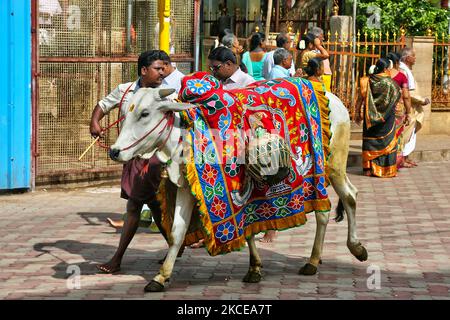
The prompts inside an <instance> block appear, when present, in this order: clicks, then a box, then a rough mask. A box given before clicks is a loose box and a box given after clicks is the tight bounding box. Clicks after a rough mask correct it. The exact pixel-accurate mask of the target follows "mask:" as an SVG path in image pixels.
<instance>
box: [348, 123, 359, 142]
mask: <svg viewBox="0 0 450 320" xmlns="http://www.w3.org/2000/svg"><path fill="white" fill-rule="evenodd" d="M350 140H362V126H358V125H356V124H355V123H354V122H352V123H351V132H350Z"/></svg>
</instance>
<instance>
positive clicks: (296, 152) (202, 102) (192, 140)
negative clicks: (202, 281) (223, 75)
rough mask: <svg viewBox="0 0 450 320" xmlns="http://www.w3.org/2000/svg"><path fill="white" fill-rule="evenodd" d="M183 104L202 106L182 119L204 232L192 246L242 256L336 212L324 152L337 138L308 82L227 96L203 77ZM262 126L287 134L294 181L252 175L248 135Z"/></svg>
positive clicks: (188, 84) (187, 81) (195, 79)
mask: <svg viewBox="0 0 450 320" xmlns="http://www.w3.org/2000/svg"><path fill="white" fill-rule="evenodd" d="M179 99H180V100H182V101H184V102H189V103H192V104H195V105H196V106H197V107H196V108H192V109H190V110H188V111H185V112H183V113H182V118H183V121H184V124H185V126H186V127H187V128H188V130H187V135H186V136H185V137H184V139H185V142H187V145H188V146H189V147H188V149H189V150H188V152H189V153H190V158H189V161H188V163H187V164H186V177H187V180H188V182H189V185H190V188H191V191H192V194H193V195H194V196H195V198H196V201H197V210H198V212H199V213H200V221H201V225H202V230H201V232H193V233H189V234H187V235H186V240H185V244H186V245H188V244H191V243H194V242H196V241H198V240H200V239H201V238H204V239H205V246H206V248H207V250H208V252H209V254H210V255H217V254H224V253H228V252H230V251H234V250H239V249H241V248H242V247H243V246H244V245H245V240H246V238H248V237H250V236H252V235H254V234H257V233H259V232H262V231H266V230H283V229H287V228H292V227H297V226H301V225H303V224H304V223H306V213H309V212H312V211H329V210H330V207H331V205H330V201H329V199H328V194H327V191H326V189H325V187H326V181H327V178H326V168H325V167H326V155H325V154H324V151H323V150H324V148H323V143H324V142H325V143H328V142H329V136H328V137H327V138H326V139H324V138H323V133H328V135H329V132H330V131H329V127H328V128H322V127H323V123H326V124H327V125H328V126H329V122H328V123H327V122H323V121H322V120H321V112H320V111H319V110H320V109H321V108H322V109H326V110H328V111H327V112H325V113H326V114H329V109H328V105H327V104H325V105H320V106H319V102H318V101H319V100H318V99H317V98H316V94H315V90H314V87H313V86H312V84H311V83H310V82H309V81H307V80H304V79H301V78H288V79H282V80H271V81H260V82H257V83H255V84H252V85H251V87H247V88H245V89H237V90H230V91H226V90H223V89H222V87H221V85H220V83H219V82H218V81H217V79H215V78H214V77H212V76H211V75H209V74H207V73H203V72H199V73H195V74H193V75H191V76H186V77H185V78H184V79H183V81H182V86H181V91H180V94H179ZM321 101H323V100H321ZM322 114H323V113H322ZM258 126H259V127H261V126H262V127H263V128H264V129H265V130H267V131H269V132H271V133H276V134H278V135H280V136H281V137H282V138H283V139H284V140H285V141H286V142H287V143H288V145H289V147H290V149H291V152H292V167H291V170H290V174H289V175H288V176H287V177H286V178H285V179H284V180H283V181H282V182H280V183H278V184H276V185H273V186H268V185H260V184H258V183H257V182H254V181H253V180H251V179H250V178H249V177H248V176H246V174H245V171H246V170H245V169H246V166H245V163H244V162H245V147H246V144H247V143H248V137H249V135H248V134H249V132H251V130H252V128H254V127H258ZM323 129H325V130H323ZM214 133H217V134H214ZM164 214H166V213H164V210H163V215H164ZM163 220H164V219H163ZM167 228H170V226H167Z"/></svg>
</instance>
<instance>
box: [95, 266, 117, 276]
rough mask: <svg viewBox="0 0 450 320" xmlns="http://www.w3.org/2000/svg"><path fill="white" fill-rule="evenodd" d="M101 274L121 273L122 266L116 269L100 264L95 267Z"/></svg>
mask: <svg viewBox="0 0 450 320" xmlns="http://www.w3.org/2000/svg"><path fill="white" fill-rule="evenodd" d="M95 267H96V268H97V269H98V270H99V271H100V272H102V273H108V274H113V273H116V272H119V271H120V266H117V267H114V268H108V267H106V266H105V265H104V264H98V265H96V266H95Z"/></svg>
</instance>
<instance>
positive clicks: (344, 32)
mask: <svg viewBox="0 0 450 320" xmlns="http://www.w3.org/2000/svg"><path fill="white" fill-rule="evenodd" d="M352 29H353V19H352V17H350V16H333V17H331V18H330V33H331V39H330V51H337V52H341V51H345V52H348V51H349V49H350V48H349V42H350V41H352V38H351V37H352V33H353V32H352ZM336 34H337V35H338V38H337V39H336ZM335 41H337V42H338V46H337V47H336V46H335V45H334V43H335ZM344 45H345V47H343V46H344ZM351 63H353V59H352V58H351V57H349V56H348V55H343V54H339V53H338V54H331V55H330V66H331V70H333V73H334V74H333V80H332V88H333V89H332V90H333V91H334V92H335V93H336V94H337V95H338V96H339V98H341V100H344V101H345V100H346V99H344V97H343V96H342V93H343V92H347V91H348V90H347V89H348V88H347V86H348V85H349V84H351V82H349V81H348V77H352V76H351V74H348V71H349V70H352V68H351V67H350V68H349V64H351ZM350 100H351V99H350Z"/></svg>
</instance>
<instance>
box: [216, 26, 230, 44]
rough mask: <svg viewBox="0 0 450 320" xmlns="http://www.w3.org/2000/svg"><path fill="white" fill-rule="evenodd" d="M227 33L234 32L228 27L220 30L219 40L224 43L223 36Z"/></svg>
mask: <svg viewBox="0 0 450 320" xmlns="http://www.w3.org/2000/svg"><path fill="white" fill-rule="evenodd" d="M227 34H233V31H231V30H230V29H228V28H226V29H223V30H222V31H220V32H219V42H220V43H222V39H223V37H225V36H226V35H227Z"/></svg>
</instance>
